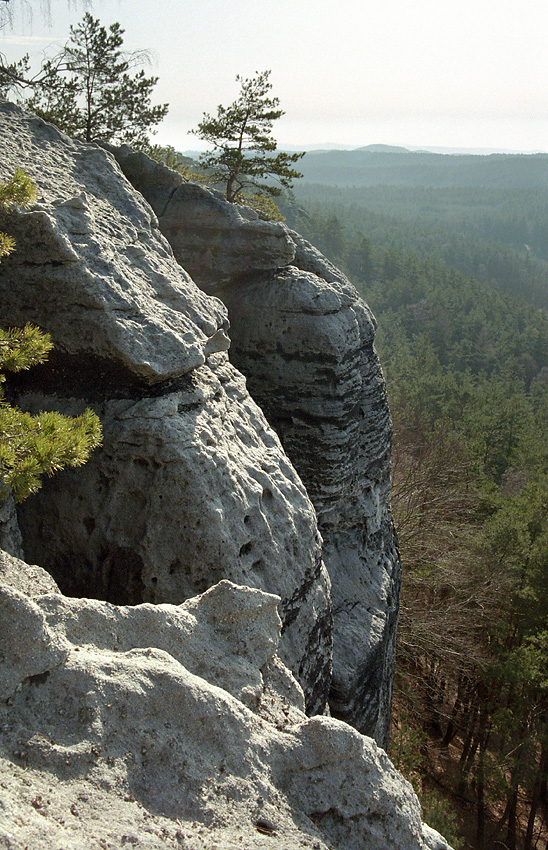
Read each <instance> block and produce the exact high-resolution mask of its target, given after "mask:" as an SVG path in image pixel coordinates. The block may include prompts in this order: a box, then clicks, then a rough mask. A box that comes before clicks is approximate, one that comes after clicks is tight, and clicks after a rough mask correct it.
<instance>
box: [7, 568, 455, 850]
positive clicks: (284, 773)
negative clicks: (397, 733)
mask: <svg viewBox="0 0 548 850" xmlns="http://www.w3.org/2000/svg"><path fill="white" fill-rule="evenodd" d="M277 602H278V598H277V597H275V596H273V595H271V594H266V593H264V592H263V591H260V590H252V589H250V588H245V587H239V586H237V585H235V584H233V583H231V582H229V581H222V582H220V583H219V584H218V585H216V586H214V587H211V588H210V589H209V590H208V591H206V592H205V593H204V594H202V595H201V596H199V597H197V598H194V599H190V600H187V601H186V602H184V603H183V604H181V605H178V606H174V605H151V604H143V605H138V606H135V607H126V606H116V605H112V604H109V603H107V602H101V601H97V600H90V599H69V598H67V597H64V596H63V595H62V594H60V593H58V592H47V593H45V594H43V595H41V594H38V595H34V596H33V597H32V598H31V597H30V596H29V595H27V594H26V593H24V592H23V591H22V590H20V589H16V588H15V587H13V586H12V585H11V584H10V583H9V581H8V582H5V581H3V580H0V617H1V616H3V615H5V622H4V621H3V622H2V628H1V630H0V650H1V652H2V663H1V665H0V690H2V692H3V696H4V701H2V702H0V765H1V771H2V782H1V783H0V808H1V810H2V818H1V819H0V845H1V846H4V847H6V848H7V847H9V848H11V850H23V848H27V850H42V848H43V847H45V846H53V847H61V846H62V847H63V848H65V849H66V850H72V849H73V848H74V850H84V848H86V850H89V849H90V848H105V847H119V846H125V845H129V846H136V847H144V848H148V850H160V848H164V847H166V846H170V847H181V848H186V850H203V848H207V849H208V850H221V848H222V850H231V848H234V849H235V848H244V850H251V848H260V847H266V846H268V847H271V848H279V850H304V848H314V850H328V848H331V850H362V848H364V847H367V848H369V850H391V848H392V849H393V850H435V848H436V850H450V848H448V847H447V845H446V844H445V843H442V840H441V837H440V836H438V835H437V833H435V832H434V831H433V830H429V829H428V828H427V827H424V826H423V825H422V824H421V819H420V806H419V802H418V800H417V799H416V797H415V795H414V793H413V791H412V789H411V786H410V785H409V784H408V783H407V782H406V781H405V780H404V779H403V778H402V777H401V776H400V775H399V774H398V773H397V771H396V770H395V769H394V768H393V766H392V765H391V763H390V761H389V759H388V757H387V756H386V754H385V753H384V752H383V751H382V750H381V749H379V748H378V747H377V745H376V744H375V743H374V741H373V740H371V739H370V738H365V737H363V736H362V735H360V734H359V733H358V732H357V731H356V730H355V729H352V728H351V727H349V726H347V725H346V724H345V723H343V722H341V721H338V720H335V719H332V718H327V717H321V716H318V717H314V718H307V717H306V716H305V715H304V714H303V712H302V708H303V705H304V700H303V694H302V691H301V689H300V688H299V686H298V684H297V682H296V681H295V680H294V678H293V677H292V675H291V674H290V673H289V671H288V670H287V669H285V668H284V667H283V665H281V663H280V661H279V659H278V657H277V654H276V648H277V644H278V640H279V634H280V628H281V621H280V618H279V617H278V614H277V611H276V603H277ZM15 611H16V612H17V621H16V622H17V624H16V626H15V623H14V621H13V620H10V618H9V613H10V612H15ZM10 623H11V625H10ZM14 627H15V628H16V630H17V634H20V635H23V636H25V637H26V636H27V635H29V636H30V635H32V638H33V641H34V643H35V646H36V647H37V649H38V652H37V653H36V657H35V659H34V661H33V664H32V665H31V666H29V659H28V656H27V655H25V654H24V653H23V652H22V651H21V647H20V646H18V641H17V638H16V635H15V634H14V633H13V629H14ZM6 671H9V675H6Z"/></svg>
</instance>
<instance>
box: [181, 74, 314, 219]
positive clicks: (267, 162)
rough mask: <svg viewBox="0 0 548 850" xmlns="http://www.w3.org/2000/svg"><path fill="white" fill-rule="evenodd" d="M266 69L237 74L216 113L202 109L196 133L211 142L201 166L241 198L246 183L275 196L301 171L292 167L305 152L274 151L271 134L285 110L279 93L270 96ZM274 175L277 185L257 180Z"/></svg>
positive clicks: (233, 197)
mask: <svg viewBox="0 0 548 850" xmlns="http://www.w3.org/2000/svg"><path fill="white" fill-rule="evenodd" d="M269 77H270V71H263V72H262V73H256V74H255V76H254V77H251V78H250V79H244V78H242V77H240V76H237V77H236V81H237V82H239V83H240V84H241V89H240V95H239V97H238V99H237V100H235V101H234V103H232V104H231V106H228V107H224V106H218V107H217V115H216V116H211V115H208V114H207V113H204V117H203V120H202V121H201V122H200V124H198V127H197V129H196V130H194V131H193V132H194V134H195V135H196V136H199V138H200V139H203V140H204V141H205V142H208V143H209V144H210V145H212V146H213V150H212V151H210V152H208V153H205V154H203V155H202V156H201V157H200V163H201V165H202V167H203V168H205V169H208V170H210V171H211V172H212V175H211V179H212V181H213V182H217V183H222V184H223V185H224V186H225V191H226V198H227V200H228V201H231V202H233V203H242V202H244V203H245V199H244V197H243V196H244V195H245V190H246V189H247V188H251V189H252V190H253V192H257V191H259V192H260V194H262V195H270V196H278V195H280V194H281V191H282V188H281V187H283V188H286V189H289V188H290V187H291V181H292V180H294V179H295V178H297V177H302V175H301V174H300V173H299V172H298V171H295V169H293V168H292V164H293V163H295V162H297V161H298V160H299V159H300V158H301V157H302V156H304V154H303V153H292V154H288V153H283V152H278V153H277V154H276V155H275V156H274V155H273V154H274V151H276V141H275V140H274V138H273V136H272V124H273V122H274V121H276V120H277V119H278V118H281V116H282V115H283V114H284V112H283V110H282V109H280V108H279V105H280V101H279V98H277V97H270V96H269V92H270V89H271V88H272V84H271V82H270V80H269ZM264 177H273V178H274V179H275V180H276V181H277V182H278V183H279V185H278V186H276V185H273V184H272V183H264V182H261V181H262V179H263V178H264Z"/></svg>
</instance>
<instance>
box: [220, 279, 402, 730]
mask: <svg viewBox="0 0 548 850" xmlns="http://www.w3.org/2000/svg"><path fill="white" fill-rule="evenodd" d="M310 265H311V266H313V267H314V268H315V271H316V273H313V272H312V271H301V270H300V269H298V268H296V267H294V266H289V267H287V268H286V269H283V270H280V271H279V272H277V273H272V274H271V275H266V274H265V275H264V276H263V277H262V278H260V279H257V280H255V281H253V282H248V283H247V284H240V285H239V286H237V287H231V288H230V289H226V290H224V291H223V294H222V295H223V299H224V300H225V303H226V304H227V306H228V308H229V315H230V317H231V322H232V330H231V334H232V337H233V344H232V352H231V357H232V359H233V362H234V363H235V364H236V365H237V366H238V368H239V369H241V371H242V372H243V373H244V374H246V375H247V378H248V387H249V390H250V392H251V394H252V395H253V397H254V398H255V399H256V400H257V401H258V402H259V403H260V405H261V407H262V408H263V410H264V411H265V414H266V416H267V418H268V420H269V422H270V424H271V425H272V426H273V427H274V428H275V430H276V431H277V433H278V434H279V435H280V438H281V440H282V444H283V446H284V448H285V450H286V452H287V454H288V456H289V457H290V458H291V460H292V462H293V463H294V465H295V467H296V468H297V471H298V472H299V474H300V476H301V478H302V480H303V482H304V483H305V486H306V488H307V490H308V493H309V495H310V498H311V499H312V502H313V504H314V506H315V508H316V512H317V515H318V525H319V528H320V531H321V534H322V537H323V541H324V547H323V557H324V561H325V564H326V567H327V569H328V571H329V574H330V577H331V581H332V587H333V614H334V633H333V638H334V639H333V682H332V687H331V696H330V706H331V711H332V713H333V714H334V715H335V716H337V717H341V718H343V719H345V720H348V722H351V723H352V724H353V725H355V726H356V727H357V728H358V729H360V730H361V731H363V732H365V733H366V734H369V735H372V736H373V737H374V738H375V739H376V740H377V741H378V742H379V743H381V744H385V743H386V742H387V740H388V734H389V728H390V726H389V724H390V702H391V683H392V669H393V663H394V651H395V638H396V623H397V610H398V608H397V606H398V598H399V582H400V567H399V559H398V554H397V551H396V545H395V540H394V534H393V528H392V521H391V515H390V445H391V423H390V416H389V411H388V402H387V398H386V392H385V387H384V379H383V376H382V373H381V369H380V365H379V362H378V359H377V356H376V354H375V352H374V349H373V336H374V325H373V322H372V320H371V316H370V313H369V311H368V309H367V307H366V305H365V304H364V303H363V301H362V300H361V299H360V298H359V297H358V295H357V293H356V291H355V289H354V287H352V286H351V285H350V284H349V283H348V282H345V281H344V278H342V276H341V280H331V281H330V282H329V283H327V282H326V281H325V279H324V278H322V277H318V274H317V272H318V271H324V273H326V271H325V270H323V269H321V266H320V265H319V263H315V264H313V263H310Z"/></svg>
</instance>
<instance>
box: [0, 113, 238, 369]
mask: <svg viewBox="0 0 548 850" xmlns="http://www.w3.org/2000/svg"><path fill="white" fill-rule="evenodd" d="M0 134H1V137H2V154H1V157H0V181H6V180H8V179H9V178H10V177H11V176H12V175H13V173H14V171H15V169H16V168H17V167H21V168H23V169H24V170H25V171H26V173H27V174H28V175H29V176H30V177H31V178H32V180H33V181H34V183H35V184H36V186H37V192H38V199H37V202H36V203H35V204H34V206H33V207H32V208H31V209H30V210H27V211H17V210H12V211H11V212H10V213H9V214H7V213H4V214H2V215H1V216H0V230H9V233H10V234H11V235H12V236H13V237H14V238H15V240H16V245H17V250H16V251H15V252H14V253H13V254H12V255H11V256H10V257H9V258H7V259H4V260H3V262H2V279H1V289H0V295H1V299H2V322H3V324H4V325H12V326H18V325H22V324H24V323H25V322H29V321H30V322H34V323H35V324H38V325H40V326H42V327H43V328H45V329H47V330H48V332H49V333H50V334H51V336H52V339H53V342H54V343H55V346H56V351H55V355H54V356H53V357H52V358H50V366H49V367H48V368H47V369H45V370H43V371H45V372H47V373H48V374H49V372H50V371H51V365H52V364H54V365H56V366H57V368H58V371H61V370H62V369H64V372H65V374H66V373H68V372H70V373H74V374H79V375H82V382H83V383H85V384H87V385H89V384H92V383H94V382H95V381H99V380H100V379H101V378H102V379H103V380H104V381H107V380H108V381H109V382H111V383H112V384H115V385H119V384H122V385H127V384H128V383H130V382H132V381H136V380H137V381H141V382H146V383H151V384H152V383H157V382H159V381H164V380H166V379H168V378H171V377H174V376H178V375H183V374H185V373H187V372H189V371H190V370H191V369H194V368H196V367H198V366H201V365H202V364H203V363H204V362H205V358H206V356H207V354H209V353H211V352H214V351H221V350H226V349H228V346H229V340H228V337H227V335H226V328H227V321H226V310H225V308H224V307H223V305H222V304H221V303H220V302H219V301H217V300H216V299H214V298H208V297H207V296H205V295H204V294H203V293H202V292H201V291H200V290H199V289H198V288H197V287H196V286H195V285H194V284H193V282H192V281H191V279H190V277H189V275H188V274H187V273H186V272H185V271H184V270H183V269H182V268H181V267H180V266H178V265H176V264H175V263H174V262H173V255H172V252H171V249H170V248H169V245H168V244H167V242H166V241H165V239H163V238H162V236H161V234H160V233H159V231H158V222H157V220H156V216H155V215H154V213H153V212H152V211H151V209H150V207H149V206H148V204H147V203H145V202H144V200H143V198H142V196H141V195H140V194H139V193H138V192H131V191H128V183H127V181H126V180H125V179H124V177H123V175H122V174H121V173H120V171H119V169H117V168H116V167H115V166H114V164H113V162H112V159H111V156H110V155H109V154H108V153H106V152H105V151H103V150H102V149H101V148H99V147H97V146H96V145H86V144H82V143H81V142H77V141H74V140H72V139H69V138H68V137H67V136H64V135H63V134H62V133H59V132H58V131H57V130H56V129H55V128H53V127H52V126H50V125H48V124H45V123H44V122H43V121H41V120H40V119H39V118H31V117H28V116H25V115H24V113H22V111H21V110H20V109H19V108H18V107H17V106H15V105H14V104H10V103H6V102H2V103H0ZM8 218H9V222H8ZM62 380H64V377H63V378H62Z"/></svg>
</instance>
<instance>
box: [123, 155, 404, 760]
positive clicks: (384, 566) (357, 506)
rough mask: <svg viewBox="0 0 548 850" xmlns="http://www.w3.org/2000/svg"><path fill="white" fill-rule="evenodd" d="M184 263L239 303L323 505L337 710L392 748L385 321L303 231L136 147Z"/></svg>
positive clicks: (276, 411) (267, 403)
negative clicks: (377, 340)
mask: <svg viewBox="0 0 548 850" xmlns="http://www.w3.org/2000/svg"><path fill="white" fill-rule="evenodd" d="M112 150H113V153H114V154H115V156H116V157H117V159H118V161H119V163H120V166H121V168H122V170H123V171H124V173H125V174H126V176H127V177H128V179H129V180H130V181H131V182H132V184H133V185H134V186H135V187H136V188H137V189H139V191H140V192H141V193H142V194H143V195H144V197H145V198H146V199H147V200H148V201H149V202H150V204H151V206H152V207H153V209H154V211H155V212H156V214H157V215H158V219H159V225H160V229H161V231H162V233H164V235H165V236H166V237H167V239H168V240H169V242H170V244H171V246H172V248H173V251H174V254H175V256H176V258H177V260H178V261H179V263H180V264H181V265H182V266H184V267H185V268H186V269H187V271H189V272H190V273H191V274H192V277H193V279H194V280H195V281H196V283H198V285H199V286H200V287H201V288H202V289H203V290H204V291H206V292H209V293H212V294H214V295H216V296H218V297H219V298H221V299H222V301H223V302H224V303H225V304H226V306H227V307H228V312H229V318H230V325H231V327H230V337H231V349H230V359H231V361H232V362H233V363H234V364H235V365H236V366H237V368H238V369H239V370H240V371H241V372H243V374H244V375H245V376H246V377H247V385H248V387H249V390H250V392H251V395H252V396H253V398H254V399H255V401H257V402H258V403H259V404H260V406H261V408H262V409H263V411H264V413H265V414H266V417H267V419H268V421H269V423H270V424H271V425H272V427H273V428H274V430H275V431H276V432H277V434H278V436H279V437H280V439H281V441H282V444H283V447H284V449H285V451H286V453H287V455H288V456H289V458H290V460H291V462H292V463H293V465H294V466H295V468H296V469H297V472H298V473H299V475H300V477H301V479H302V481H303V483H304V484H305V487H306V489H307V492H308V494H309V496H310V498H311V500H312V502H313V504H314V507H315V509H316V514H317V517H318V526H319V529H320V532H321V534H322V537H323V543H324V545H323V558H324V562H325V565H326V567H327V570H328V572H329V575H330V578H331V582H332V593H333V615H334V631H333V635H334V645H333V679H332V684H331V688H330V708H331V712H332V714H334V715H335V716H337V717H340V718H342V719H344V720H347V721H348V722H349V723H352V725H354V726H356V728H358V729H359V730H360V731H362V732H364V733H365V734H368V735H372V736H373V737H375V739H376V740H377V741H378V742H379V743H381V744H386V743H387V740H388V733H389V723H390V700H391V683H392V670H393V664H394V651H395V637H396V622H397V609H398V598H399V586H400V566H399V558H398V553H397V551H396V545H395V539H394V533H393V528H392V522H391V516H390V445H391V424H390V416H389V411H388V403H387V399H386V392H385V387H384V380H383V377H382V373H381V369H380V365H379V362H378V359H377V356H376V354H375V351H374V348H373V338H374V332H375V324H374V319H373V317H372V315H371V313H370V311H369V309H368V308H367V306H366V304H364V302H363V301H362V300H361V298H359V297H358V294H357V292H356V290H355V289H354V287H353V286H352V285H351V284H350V283H349V281H348V280H347V279H346V278H345V277H344V275H343V274H342V273H341V272H340V271H339V270H338V269H336V268H335V267H334V266H333V265H332V264H331V263H330V262H329V261H327V260H326V258H325V257H323V256H322V255H321V254H320V253H319V252H318V251H317V250H316V249H315V248H313V247H312V245H310V244H309V243H307V242H306V241H305V240H304V239H303V238H302V237H301V236H299V234H297V233H295V232H294V231H290V230H288V229H287V228H286V227H284V226H283V225H280V224H272V223H267V222H263V221H260V220H258V219H257V217H256V215H255V214H254V213H253V212H252V211H251V210H247V209H245V208H238V207H235V206H234V205H233V204H228V203H227V202H226V201H225V200H224V199H223V198H222V197H221V196H220V195H219V194H218V193H216V192H212V191H210V190H208V189H206V188H203V187H199V186H195V185H193V184H187V183H185V182H184V181H182V179H181V177H180V175H178V174H175V173H174V172H171V171H169V170H168V169H166V168H164V167H163V166H161V165H159V164H157V163H154V162H152V161H151V160H150V159H148V157H146V156H145V155H144V154H140V153H133V152H132V151H130V150H129V149H128V148H121V149H112Z"/></svg>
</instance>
